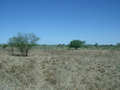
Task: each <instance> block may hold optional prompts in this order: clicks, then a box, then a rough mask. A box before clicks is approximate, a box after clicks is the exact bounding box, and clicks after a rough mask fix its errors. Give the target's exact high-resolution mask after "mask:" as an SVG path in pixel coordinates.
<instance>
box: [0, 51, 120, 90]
mask: <svg viewBox="0 0 120 90" xmlns="http://www.w3.org/2000/svg"><path fill="white" fill-rule="evenodd" d="M0 90H120V51H111V50H77V51H76V50H49V51H41V50H32V51H31V52H30V53H29V57H19V56H10V55H9V53H8V52H7V51H5V50H4V51H3V50H1V51H0Z"/></svg>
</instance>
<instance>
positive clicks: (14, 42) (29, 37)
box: [8, 33, 40, 56]
mask: <svg viewBox="0 0 120 90" xmlns="http://www.w3.org/2000/svg"><path fill="white" fill-rule="evenodd" d="M39 39H40V38H39V37H37V36H36V35H35V34H33V33H28V34H25V33H18V34H17V36H15V37H12V38H10V39H9V40H8V44H9V45H10V46H11V49H13V47H16V48H18V49H19V50H20V52H21V55H25V56H28V52H29V50H30V49H31V48H32V47H33V46H35V45H36V42H37V41H38V40H39Z"/></svg>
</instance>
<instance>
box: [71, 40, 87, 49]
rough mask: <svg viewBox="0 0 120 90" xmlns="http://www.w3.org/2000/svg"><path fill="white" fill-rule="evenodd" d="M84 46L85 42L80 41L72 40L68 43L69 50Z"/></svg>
mask: <svg viewBox="0 0 120 90" xmlns="http://www.w3.org/2000/svg"><path fill="white" fill-rule="evenodd" d="M84 44H85V41H80V40H73V41H71V42H70V44H69V47H70V48H75V49H76V50H77V48H79V47H82V46H83V45H84Z"/></svg>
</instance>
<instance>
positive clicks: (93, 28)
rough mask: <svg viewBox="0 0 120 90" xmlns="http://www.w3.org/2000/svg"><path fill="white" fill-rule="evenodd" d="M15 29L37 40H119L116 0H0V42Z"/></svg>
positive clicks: (119, 12) (119, 1) (119, 16)
mask: <svg viewBox="0 0 120 90" xmlns="http://www.w3.org/2000/svg"><path fill="white" fill-rule="evenodd" d="M18 32H23V33H34V34H36V35H37V36H39V37H40V38H41V40H40V41H39V42H38V43H39V44H59V43H60V44H69V42H70V41H72V40H75V39H79V40H84V41H86V43H87V44H95V43H98V44H116V43H118V42H120V0H0V43H7V41H8V38H10V37H13V36H15V35H17V33H18Z"/></svg>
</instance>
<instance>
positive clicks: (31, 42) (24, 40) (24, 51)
mask: <svg viewBox="0 0 120 90" xmlns="http://www.w3.org/2000/svg"><path fill="white" fill-rule="evenodd" d="M38 40H40V38H39V37H38V36H36V35H35V34H33V33H17V35H16V36H14V37H11V38H9V39H8V43H7V44H0V46H2V48H6V47H8V46H10V48H11V51H12V54H13V55H14V49H18V50H19V52H20V53H21V56H28V52H29V50H30V49H32V47H35V46H36V45H38V44H37V41H38ZM64 46H66V47H68V48H69V49H71V48H75V50H77V49H78V48H88V47H93V46H94V47H95V48H100V47H104V48H106V47H107V48H108V47H115V48H116V47H120V43H117V44H116V45H112V44H111V45H99V44H98V43H95V44H94V45H89V44H87V45H86V42H85V41H81V40H72V41H70V43H69V44H68V45H64V44H59V45H57V47H61V48H62V47H64ZM46 47H47V45H43V47H42V48H44V49H45V48H46Z"/></svg>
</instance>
